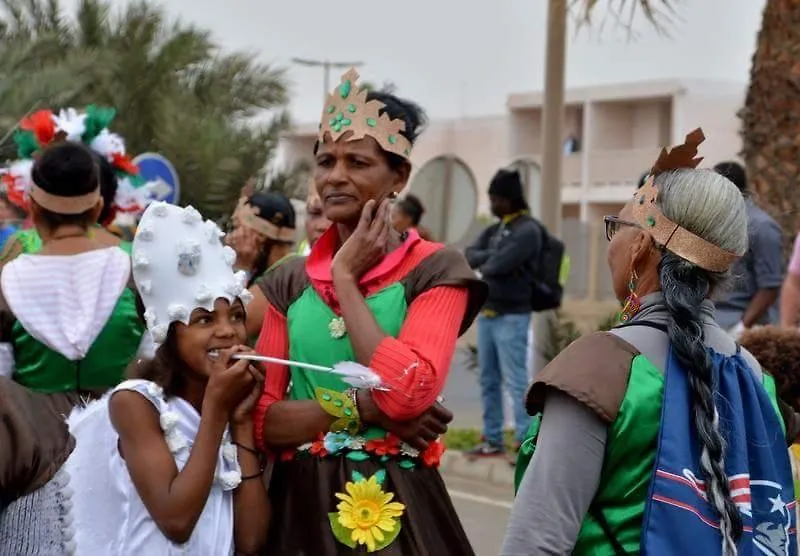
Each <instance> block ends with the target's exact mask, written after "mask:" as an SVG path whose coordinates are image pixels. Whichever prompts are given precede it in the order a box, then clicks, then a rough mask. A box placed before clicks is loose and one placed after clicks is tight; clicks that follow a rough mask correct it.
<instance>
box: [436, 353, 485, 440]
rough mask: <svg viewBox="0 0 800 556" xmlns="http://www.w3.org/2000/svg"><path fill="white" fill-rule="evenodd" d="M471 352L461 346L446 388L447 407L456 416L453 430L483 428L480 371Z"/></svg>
mask: <svg viewBox="0 0 800 556" xmlns="http://www.w3.org/2000/svg"><path fill="white" fill-rule="evenodd" d="M471 359H472V358H471V354H470V353H469V351H468V350H467V349H466V348H464V347H462V346H461V345H459V347H458V348H457V349H456V352H455V355H454V356H453V363H452V364H451V365H450V373H449V374H448V376H447V384H446V385H445V388H444V397H445V405H446V406H447V407H448V409H450V411H452V412H453V414H454V415H455V418H454V422H453V424H452V425H451V426H452V427H453V428H475V429H480V428H481V391H480V387H479V386H478V369H477V366H475V365H474V364H473V363H472V361H471Z"/></svg>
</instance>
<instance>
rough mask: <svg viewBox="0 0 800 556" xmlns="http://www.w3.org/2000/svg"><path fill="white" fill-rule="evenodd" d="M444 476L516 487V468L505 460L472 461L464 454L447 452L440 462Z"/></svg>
mask: <svg viewBox="0 0 800 556" xmlns="http://www.w3.org/2000/svg"><path fill="white" fill-rule="evenodd" d="M439 471H440V472H441V474H442V475H444V476H447V475H450V476H453V477H459V478H462V479H470V480H473V481H481V482H488V483H491V484H494V485H499V486H508V487H513V486H514V468H513V467H511V465H509V463H508V460H506V459H505V458H496V459H491V460H490V459H479V460H474V461H471V460H469V459H467V457H466V456H465V455H464V453H463V452H460V451H458V450H447V451H446V452H445V453H444V454H443V455H442V459H441V461H440V462H439Z"/></svg>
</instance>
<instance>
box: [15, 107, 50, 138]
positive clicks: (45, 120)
mask: <svg viewBox="0 0 800 556" xmlns="http://www.w3.org/2000/svg"><path fill="white" fill-rule="evenodd" d="M19 127H20V129H24V130H25V131H32V132H33V134H34V135H35V136H36V140H37V141H39V145H40V146H41V147H44V146H45V145H48V144H49V143H50V142H51V141H52V140H53V139H54V138H55V136H56V123H55V122H54V121H53V113H52V112H51V111H50V110H38V111H36V112H34V113H33V114H31V115H30V116H28V117H27V118H24V119H23V120H22V121H21V122H20V123H19Z"/></svg>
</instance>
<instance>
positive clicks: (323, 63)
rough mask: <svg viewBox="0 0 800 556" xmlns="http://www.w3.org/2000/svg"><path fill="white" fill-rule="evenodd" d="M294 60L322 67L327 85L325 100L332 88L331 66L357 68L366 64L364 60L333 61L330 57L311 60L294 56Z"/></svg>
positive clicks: (302, 63)
mask: <svg viewBox="0 0 800 556" xmlns="http://www.w3.org/2000/svg"><path fill="white" fill-rule="evenodd" d="M292 62H293V63H295V64H297V65H298V66H307V67H314V68H322V70H323V75H324V81H323V86H324V87H325V89H324V90H323V91H322V98H323V100H324V99H326V98H328V94H329V93H330V92H331V88H330V80H331V68H335V69H349V68H357V67H360V66H363V65H364V62H332V61H330V60H328V59H325V60H309V59H307V58H292Z"/></svg>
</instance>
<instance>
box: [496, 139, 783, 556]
mask: <svg viewBox="0 0 800 556" xmlns="http://www.w3.org/2000/svg"><path fill="white" fill-rule="evenodd" d="M702 140H703V134H702V131H700V130H696V131H695V132H693V133H691V134H689V136H687V139H686V143H685V144H683V145H680V146H678V147H675V148H674V149H672V150H671V151H669V152H667V151H666V150H664V151H662V153H661V156H660V157H659V158H658V160H657V161H656V163H655V165H654V167H653V170H652V172H651V175H650V176H649V177H648V179H647V181H646V183H645V184H644V186H643V187H642V188H641V189H639V190H638V191H637V192H636V193H635V194H634V197H633V198H632V199H631V200H630V201H629V202H628V203H627V204H626V205H625V207H624V208H623V209H622V211H620V213H619V216H608V217H606V219H605V222H606V235H607V237H608V239H609V241H610V245H609V252H608V262H609V266H610V268H611V275H612V279H613V281H614V289H615V291H616V293H617V296H618V298H619V299H620V300H624V302H625V307H624V309H623V312H622V319H621V320H622V324H621V325H620V326H618V327H617V328H615V329H613V330H612V331H611V332H608V333H597V334H593V335H590V336H585V337H583V338H581V339H580V340H578V341H576V342H574V343H573V344H572V345H571V346H570V347H569V348H567V349H566V350H565V351H563V352H562V353H561V354H559V356H558V357H557V358H556V359H554V360H553V361H552V362H551V363H550V364H549V365H548V366H547V367H546V368H545V369H543V370H542V371H541V372H540V373H539V374H538V375H537V376H536V378H535V380H534V383H533V386H532V387H531V389H530V391H529V393H528V396H527V404H528V411H529V413H530V414H531V415H537V416H538V419H539V420H540V421H539V420H537V421H535V422H534V425H533V426H532V427H531V431H530V435H531V436H530V437H529V439H528V440H526V442H525V444H524V445H523V450H522V453H521V456H520V460H519V464H518V468H519V469H520V470H521V472H522V473H524V476H523V477H522V479H521V484H519V485H518V488H519V491H518V493H517V500H516V503H515V505H514V509H513V511H512V515H511V520H510V523H509V526H508V531H507V533H506V539H505V543H504V547H503V550H502V552H501V553H502V554H566V553H573V554H593V555H594V554H614V555H622V554H638V553H640V552H641V553H644V554H709V555H713V554H723V555H724V556H731V555H735V554H743V555H745V554H747V555H750V554H762V553H763V554H796V551H797V547H796V543H795V541H794V537H795V527H796V524H795V512H794V511H793V507H794V498H793V485H792V474H791V469H790V465H789V459H788V454H787V450H786V445H787V444H788V442H787V440H786V439H787V437H788V438H793V437H794V436H795V434H794V431H795V430H796V429H795V427H794V423H796V416H795V414H794V413H793V412H792V411H791V410H789V409H788V408H786V407H785V406H782V407H781V409H782V410H781V411H779V410H778V407H779V404H778V402H777V400H776V394H775V383H774V381H773V379H772V378H771V377H770V376H768V375H766V374H764V373H762V370H761V367H760V366H759V364H758V363H757V362H756V360H755V359H754V358H753V357H752V356H751V355H750V354H749V353H747V352H746V351H744V350H741V349H740V348H739V346H737V345H736V344H735V342H734V341H733V340H732V339H731V338H730V337H729V336H728V335H727V334H726V333H725V331H723V330H722V329H720V328H719V326H718V325H717V324H716V323H715V320H714V305H713V303H712V302H711V300H710V296H711V294H712V293H713V291H714V289H715V288H716V287H718V286H719V284H720V282H721V281H722V280H723V279H724V278H725V276H726V273H727V271H728V270H729V269H730V266H731V264H732V263H733V261H734V260H735V259H736V258H737V257H740V256H741V255H742V254H743V253H744V252H745V251H746V249H747V216H746V212H745V204H744V199H743V198H742V196H741V194H740V193H739V191H738V189H737V188H736V187H735V186H734V185H733V184H732V183H731V182H729V181H728V180H727V179H725V178H724V177H721V176H719V175H717V174H716V173H714V172H711V171H707V170H695V169H694V168H695V167H696V166H697V164H698V163H699V160H700V159H697V158H695V156H696V154H697V146H698V145H699V144H700V142H702ZM790 431H791V432H790ZM531 452H532V453H533V455H532V458H531V455H530V454H531ZM526 458H531V459H530V460H529V463H528V465H527V469H526V468H525V465H524V464H523V462H524V460H525V459H526Z"/></svg>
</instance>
